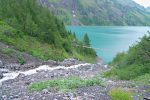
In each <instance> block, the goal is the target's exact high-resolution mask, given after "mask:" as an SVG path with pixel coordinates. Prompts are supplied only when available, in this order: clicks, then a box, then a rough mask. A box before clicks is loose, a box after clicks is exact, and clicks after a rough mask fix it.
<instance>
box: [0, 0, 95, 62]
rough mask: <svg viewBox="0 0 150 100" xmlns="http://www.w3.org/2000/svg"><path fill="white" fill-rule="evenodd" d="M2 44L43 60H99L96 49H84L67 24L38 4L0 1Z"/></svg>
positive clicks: (0, 37)
mask: <svg viewBox="0 0 150 100" xmlns="http://www.w3.org/2000/svg"><path fill="white" fill-rule="evenodd" d="M73 41H75V42H77V43H80V46H79V47H76V46H74V45H73V44H72V42H73ZM0 42H2V43H6V44H9V45H11V46H13V47H14V48H15V49H17V50H19V51H21V52H26V53H29V54H31V55H33V56H35V57H37V58H40V59H43V60H49V59H53V60H63V59H65V58H70V57H74V58H78V59H81V60H85V59H86V58H90V60H92V58H94V59H95V58H96V53H95V51H94V50H93V49H86V48H83V47H82V45H83V43H82V42H81V41H78V40H76V39H75V37H74V36H73V34H72V33H70V32H68V31H67V30H66V29H65V26H64V24H63V22H62V21H60V20H58V19H57V18H56V17H55V16H54V15H52V14H51V13H49V10H48V9H46V8H45V7H42V6H40V5H39V4H38V3H37V0H0ZM0 59H1V57H0ZM90 60H89V61H90Z"/></svg>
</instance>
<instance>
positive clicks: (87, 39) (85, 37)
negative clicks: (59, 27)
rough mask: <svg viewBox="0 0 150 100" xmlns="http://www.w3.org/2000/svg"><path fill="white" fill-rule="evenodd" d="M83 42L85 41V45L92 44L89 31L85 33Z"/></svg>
mask: <svg viewBox="0 0 150 100" xmlns="http://www.w3.org/2000/svg"><path fill="white" fill-rule="evenodd" d="M83 43H84V45H85V46H90V45H91V44H90V39H89V37H88V34H87V33H86V34H85V35H84V39H83Z"/></svg>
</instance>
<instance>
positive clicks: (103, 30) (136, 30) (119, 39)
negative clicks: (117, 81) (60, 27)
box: [67, 26, 150, 63]
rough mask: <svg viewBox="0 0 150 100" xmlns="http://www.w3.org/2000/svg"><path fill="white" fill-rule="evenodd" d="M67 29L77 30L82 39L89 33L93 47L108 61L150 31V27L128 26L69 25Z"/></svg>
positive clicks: (77, 34)
mask: <svg viewBox="0 0 150 100" xmlns="http://www.w3.org/2000/svg"><path fill="white" fill-rule="evenodd" d="M67 29H68V30H70V31H72V32H75V33H76V36H77V37H78V38H79V39H80V40H81V39H83V36H84V34H85V33H88V35H89V38H90V40H91V44H92V47H93V48H98V49H96V51H97V55H98V56H99V57H101V58H103V60H104V61H105V62H106V63H108V62H110V61H112V60H113V58H114V57H115V55H116V54H117V53H118V52H123V51H127V50H128V49H129V46H132V45H133V44H135V43H137V42H136V41H139V40H140V39H139V38H140V37H142V36H143V35H144V34H147V31H148V30H149V31H150V27H127V26H125V27H122V26H109V27H106V26H67Z"/></svg>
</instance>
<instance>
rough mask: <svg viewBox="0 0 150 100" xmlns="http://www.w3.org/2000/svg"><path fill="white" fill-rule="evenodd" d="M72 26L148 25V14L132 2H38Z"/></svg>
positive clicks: (43, 0)
mask: <svg viewBox="0 0 150 100" xmlns="http://www.w3.org/2000/svg"><path fill="white" fill-rule="evenodd" d="M40 2H41V3H42V4H43V5H46V6H47V7H49V9H50V10H51V11H52V12H53V13H54V14H55V15H57V16H58V17H59V18H60V19H62V20H64V21H65V22H66V24H69V25H70V24H72V25H82V24H83V25H150V14H149V13H148V12H147V11H146V9H145V8H144V7H142V6H140V5H138V4H136V3H135V2H133V1H132V0H55V1H54V0H40Z"/></svg>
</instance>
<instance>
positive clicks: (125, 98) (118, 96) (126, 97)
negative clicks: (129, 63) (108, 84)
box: [109, 88, 133, 100]
mask: <svg viewBox="0 0 150 100" xmlns="http://www.w3.org/2000/svg"><path fill="white" fill-rule="evenodd" d="M109 95H110V96H111V98H112V100H133V98H132V93H131V92H130V91H126V90H124V89H122V88H115V89H112V90H111V91H109Z"/></svg>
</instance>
